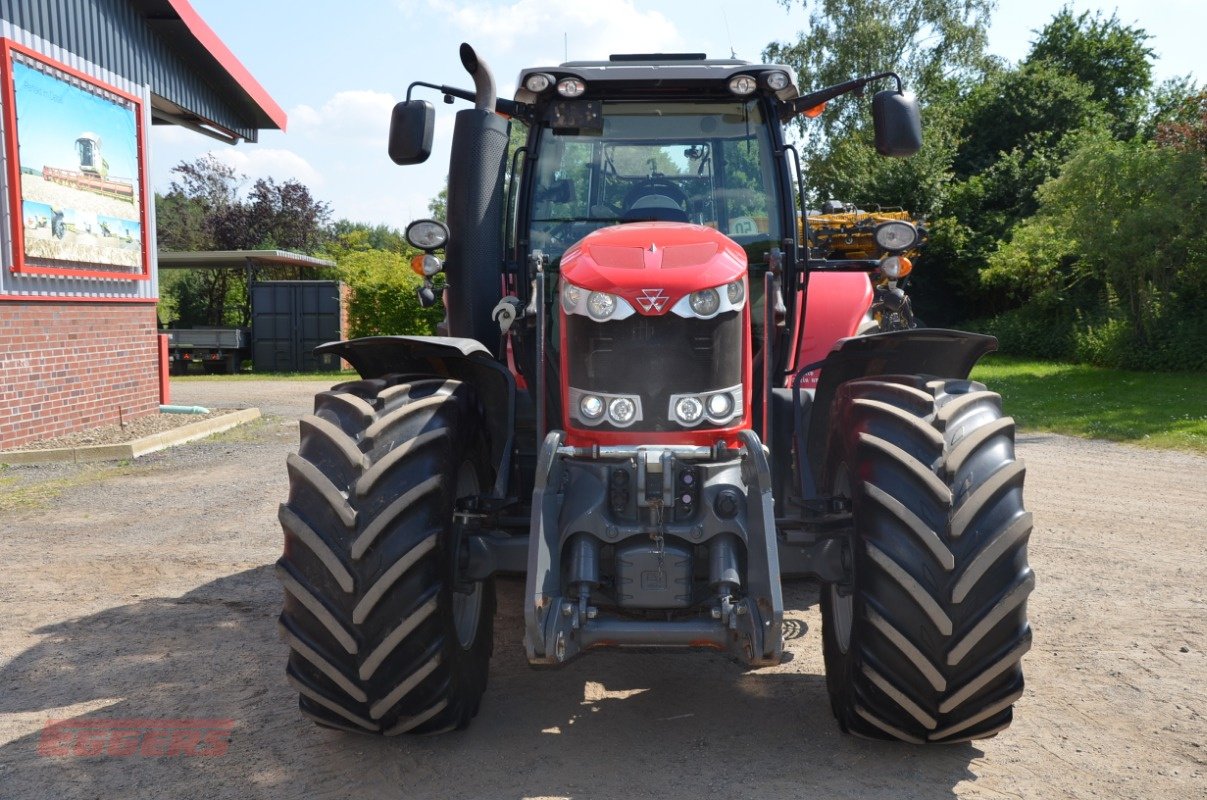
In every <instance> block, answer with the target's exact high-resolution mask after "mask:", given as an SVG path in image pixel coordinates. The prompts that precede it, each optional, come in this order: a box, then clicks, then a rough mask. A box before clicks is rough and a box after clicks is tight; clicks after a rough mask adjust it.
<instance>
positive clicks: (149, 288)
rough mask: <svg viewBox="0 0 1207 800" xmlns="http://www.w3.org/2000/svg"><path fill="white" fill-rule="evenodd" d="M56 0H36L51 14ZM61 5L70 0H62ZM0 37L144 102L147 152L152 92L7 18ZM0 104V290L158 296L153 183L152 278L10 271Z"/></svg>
mask: <svg viewBox="0 0 1207 800" xmlns="http://www.w3.org/2000/svg"><path fill="white" fill-rule="evenodd" d="M54 1H55V0H39V4H40V6H41V7H42V10H43V11H46V12H49V11H50V10H51V9H50V8H49V6H50V4H51V3H53V2H54ZM63 1H64V2H65V3H66V2H68V0H63ZM7 5H8V4H7V3H4V4H0V10H3V11H5V12H7ZM0 36H3V37H5V38H8V39H12V40H13V41H15V42H17V43H19V44H23V45H25V46H26V47H28V48H30V49H31V50H36V51H38V52H39V53H42V54H43V55H46V56H49V57H50V58H53V59H55V60H56V61H59V62H62V63H64V64H66V65H67V66H69V67H71V68H73V69H77V70H79V71H80V72H83V73H84V74H86V75H89V76H91V77H93V78H96V79H97V80H100V81H104V82H105V83H108V84H110V85H111V86H115V87H117V88H118V89H121V90H122V91H125V92H128V93H130V94H132V95H134V96H135V97H138V98H140V99H141V100H142V114H143V120H142V124H143V133H144V141H143V142H142V146H143V156H144V161H145V159H146V156H147V155H148V151H149V147H148V143H147V141H145V138H146V135H147V134H148V133H149V132H150V129H151V127H150V126H151V96H150V91H149V89H148V88H147V87H146V86H141V85H139V84H137V83H135V82H134V81H130V80H127V79H126V78H123V77H121V76H120V75H117V74H115V73H113V72H110V71H109V70H106V69H102V68H98V67H97V66H96V65H94V64H90V63H88V62H87V61H86V60H84V59H83V58H81V57H80V56H78V55H74V54H72V53H70V52H68V51H67V50H64V49H63V48H61V47H56V46H54V45H51V44H50V43H48V42H46V41H45V40H43V39H42V38H40V37H38V36H34V35H32V34H30V33H29V32H28V31H24V30H22V29H20V28H17V27H15V26H14V25H13V24H12V23H10V22H9V21H8V20H7V19H0ZM3 111H4V109H3V107H0V258H2V259H3V264H2V265H0V294H5V295H18V296H22V297H54V298H56V299H64V300H71V299H73V298H74V299H93V300H114V301H123V300H125V301H129V300H153V299H155V298H156V297H158V296H159V276H158V273H157V270H156V269H155V262H156V244H155V200H154V197H155V193H154V191H152V187H151V186H150V185H149V184H148V185H147V186H146V199H147V215H146V225H147V231H148V233H149V234H150V235H149V236H148V237H147V241H148V254H147V255H148V258H149V259H150V265H151V269H150V272H151V279H150V280H138V281H131V280H122V279H120V278H117V279H112V278H79V277H75V276H70V275H67V276H59V275H36V274H21V275H17V274H14V273H13V272H12V271H11V270H10V269H9V265H11V264H12V263H13V249H12V248H13V241H12V223H11V220H12V217H11V216H10V214H11V213H12V209H10V208H9V192H8V169H7V160H8V153H7V151H6V150H7V145H5V144H4V142H3V138H2V137H3V133H4V125H5V122H6V119H5V114H4V113H3ZM149 176H150V169H149V165H148V164H145V163H144V172H143V175H142V176H141V179H142V181H143V182H144V183H147V179H148V178H149Z"/></svg>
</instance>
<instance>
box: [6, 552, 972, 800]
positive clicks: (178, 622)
mask: <svg viewBox="0 0 1207 800" xmlns="http://www.w3.org/2000/svg"><path fill="white" fill-rule="evenodd" d="M522 590H523V585H522V583H521V582H519V581H517V580H514V579H508V580H502V581H500V582H499V601H500V602H499V616H498V617H497V618H496V627H495V630H496V636H495V653H494V660H493V661H492V669H491V676H490V680H491V685H490V687H489V688H488V690H487V695H486V698H485V699H484V701H483V705H482V708H481V711H480V713H479V715H478V717H477V719H476V720H475V721H474V724H473V725H471V726H470V728H469V729H468V730H466V731H462V732H457V733H450V734H446V735H444V736H435V737H422V738H419V737H401V738H398V739H375V738H371V737H361V736H354V735H349V734H344V733H341V732H336V731H330V730H325V729H321V728H318V727H316V726H314V725H313V724H311V723H309V722H308V721H306V720H304V719H303V718H302V717H301V716H300V714H298V712H297V707H296V695H295V694H294V693H293V691H292V690H291V689H290V688H289V686H288V685H287V684H286V682H285V677H284V662H285V649H284V646H283V645H282V644H281V643H280V642H279V641H278V639H277V634H276V623H275V619H276V615H277V613H278V610H279V608H280V599H281V598H280V589H279V587H278V585H277V583H276V580H275V578H274V577H273V575H272V573H271V570H270V568H268V567H261V568H257V569H252V570H247V571H245V572H240V573H236V574H232V575H229V576H226V577H223V578H221V579H219V580H216V581H213V582H211V583H207V584H204V585H202V586H199V587H197V588H196V589H194V590H192V591H190V592H188V593H187V594H185V595H182V596H180V597H175V598H152V599H144V600H141V601H139V602H137V603H132V604H129V605H124V606H118V607H114V608H110V609H106V610H104V611H101V612H99V613H97V614H93V615H90V616H85V617H79V618H76V619H71V620H68V621H65V622H62V623H58V624H54V625H50V626H46V627H43V628H40V629H38V630H36V631H34V633H35V634H36V635H38V636H40V637H42V638H41V640H40V641H38V642H37V643H36V644H34V645H33V646H31V647H29V648H28V649H27V650H25V651H24V652H22V653H20V654H18V655H17V656H16V657H15V658H13V659H12V660H11V661H9V662H8V663H6V664H5V665H4V666H3V667H2V668H0V692H2V693H0V733H4V734H5V736H4V739H5V740H6V742H7V743H5V744H3V745H2V746H0V787H3V790H4V791H0V796H4V797H22V798H34V797H56V798H64V800H66V799H67V798H77V797H79V798H84V797H89V798H91V797H119V796H150V795H154V796H157V797H182V798H184V797H188V798H193V797H201V796H205V797H213V798H226V797H229V798H259V797H263V798H274V799H275V798H292V797H299V798H300V797H376V796H387V795H388V796H397V795H402V796H405V797H407V798H408V800H410V798H426V797H432V798H447V797H459V798H476V797H482V798H516V800H519V798H525V797H573V798H588V797H608V798H613V797H626V798H628V797H657V798H670V797H699V796H729V797H739V798H740V797H752V796H756V795H757V796H760V797H801V796H806V795H818V796H831V797H860V798H885V799H886V800H887V799H888V798H894V800H896V799H897V798H910V797H918V798H937V797H946V796H954V795H955V794H956V786H957V785H958V784H960V783H962V782H965V781H975V780H976V775H975V774H974V773H973V772H972V771H971V769H970V762H972V760H973V759H976V758H979V757H981V756H983V755H984V753H983V751H982V750H981V749H980V748H979V747H977V746H973V745H957V746H953V747H943V748H937V749H936V748H917V747H912V746H908V745H896V744H890V743H885V742H871V741H863V740H859V739H855V738H852V737H848V736H844V735H843V734H841V733H840V732H839V731H838V729H837V726H836V725H835V724H834V721H833V718H832V716H831V714H830V709H829V705H828V699H827V696H826V689H825V678H824V676H823V675H822V674H821V667H820V665H821V658H820V649H821V644H820V636H819V630H820V629H819V628H818V627H816V625H817V623H816V621H815V620H816V609H815V608H813V607H814V606H815V604H816V589H815V588H813V587H811V586H810V585H809V584H796V583H793V584H789V586H788V587H787V589H786V592H785V595H786V598H787V603H788V605H789V619H790V625H789V637H790V638H789V641H788V645H789V649H790V650H791V651H792V652H793V654H794V656H795V658H793V659H792V660H790V661H788V662H786V663H785V664H783V665H781V666H779V667H776V668H772V669H765V670H758V671H748V670H745V669H743V668H741V667H740V666H738V665H736V664H734V663H733V662H731V661H730V660H729V659H728V658H726V657H725V656H723V655H720V654H713V653H696V654H691V655H675V654H663V653H656V652H642V653H633V654H629V653H618V652H602V653H595V654H591V655H588V656H586V657H583V658H580V659H578V660H576V661H573V662H571V663H570V664H567V665H566V666H564V667H562V668H558V669H543V670H537V669H532V668H530V667H528V665H527V663H526V661H525V658H524V652H523V646H522V643H521V635H522V624H521V616H522V614H521V607H520V598H521V595H522ZM66 718H83V719H85V720H90V721H109V720H117V719H128V718H133V719H141V720H148V719H151V720H155V719H184V718H203V719H230V720H233V721H234V728H233V731H232V732H231V734H230V737H229V747H228V749H227V752H226V753H225V754H224V755H220V756H210V757H201V756H196V757H185V756H176V757H148V756H139V755H135V756H126V757H121V756H105V755H100V756H39V755H38V743H39V738H40V729H41V726H42V725H43V724H44V723H45V722H46V721H47V720H61V719H66Z"/></svg>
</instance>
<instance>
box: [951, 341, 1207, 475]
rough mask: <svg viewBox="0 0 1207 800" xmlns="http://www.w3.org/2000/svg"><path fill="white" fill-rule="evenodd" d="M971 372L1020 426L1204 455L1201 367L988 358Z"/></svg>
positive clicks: (1206, 427)
mask: <svg viewBox="0 0 1207 800" xmlns="http://www.w3.org/2000/svg"><path fill="white" fill-rule="evenodd" d="M972 377H973V379H974V380H978V381H981V382H982V383H985V384H986V385H988V386H989V388H990V389H992V390H993V391H995V392H998V393H1000V394H1001V395H1002V404H1003V406H1004V408H1005V411H1006V413H1007V414H1009V415H1010V416H1012V417H1014V419H1015V421H1017V422H1018V424H1019V427H1021V428H1024V429H1026V430H1033V431H1051V432H1053V433H1063V434H1067V435H1070V436H1083V437H1088V438H1094V439H1110V440H1111V441H1116V442H1130V443H1133V444H1141V445H1146V446H1151V447H1167V448H1176V449H1179V450H1191V451H1195V452H1199V453H1207V373H1202V372H1128V371H1126V370H1118V369H1103V368H1101V367H1091V366H1085V365H1082V364H1056V363H1051V362H1045V361H1028V360H1025V359H1020V358H1010V357H1007V356H993V357H990V358H987V359H985V360H984V361H983V362H981V364H980V365H979V366H977V368H976V369H974V370H973V371H972Z"/></svg>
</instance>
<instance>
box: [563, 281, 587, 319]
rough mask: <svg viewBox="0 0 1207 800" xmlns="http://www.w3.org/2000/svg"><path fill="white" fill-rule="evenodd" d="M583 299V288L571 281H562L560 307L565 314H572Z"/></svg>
mask: <svg viewBox="0 0 1207 800" xmlns="http://www.w3.org/2000/svg"><path fill="white" fill-rule="evenodd" d="M582 299H583V290H582V289H580V288H578V287H577V286H575V285H574V284H572V283H565V282H563V283H562V308H563V309H565V310H566V313H567V314H573V313H574V309H576V308H578V304H579V302H580V301H581V300H582Z"/></svg>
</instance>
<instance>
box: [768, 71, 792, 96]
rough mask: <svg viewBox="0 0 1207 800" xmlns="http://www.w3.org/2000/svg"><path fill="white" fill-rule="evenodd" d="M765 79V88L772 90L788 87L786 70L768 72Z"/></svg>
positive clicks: (776, 90)
mask: <svg viewBox="0 0 1207 800" xmlns="http://www.w3.org/2000/svg"><path fill="white" fill-rule="evenodd" d="M765 80H766V81H767V88H768V89H770V90H771V91H773V92H778V91H779V90H780V89H787V88H788V73H786V72H780V71H779V70H776V71H775V72H768V73H767V75H766V78H765Z"/></svg>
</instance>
